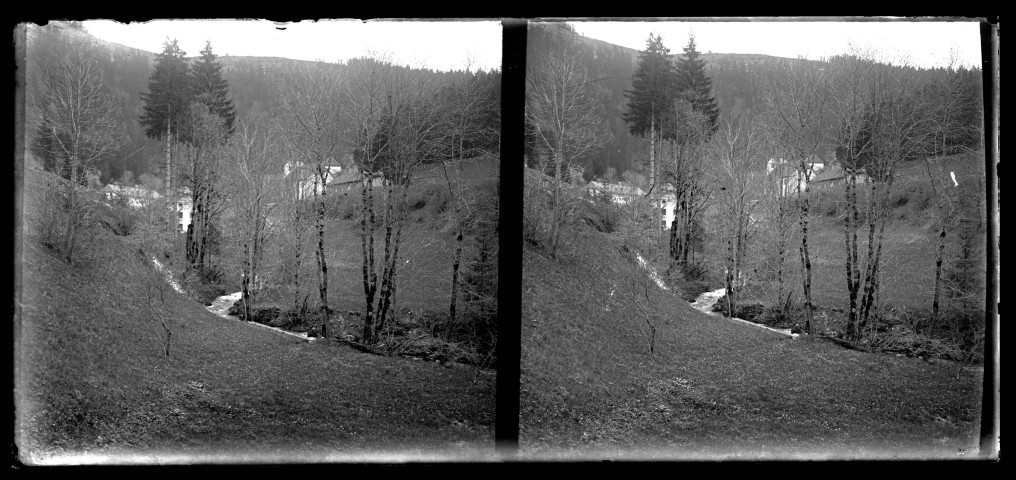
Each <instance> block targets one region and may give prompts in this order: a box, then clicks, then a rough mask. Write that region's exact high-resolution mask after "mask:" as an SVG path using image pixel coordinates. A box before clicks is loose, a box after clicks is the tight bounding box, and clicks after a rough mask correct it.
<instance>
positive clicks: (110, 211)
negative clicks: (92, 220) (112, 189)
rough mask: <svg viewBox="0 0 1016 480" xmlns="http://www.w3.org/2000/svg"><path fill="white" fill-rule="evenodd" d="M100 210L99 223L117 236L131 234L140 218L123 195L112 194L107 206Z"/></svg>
mask: <svg viewBox="0 0 1016 480" xmlns="http://www.w3.org/2000/svg"><path fill="white" fill-rule="evenodd" d="M102 211H103V215H102V216H101V217H100V218H99V222H100V224H101V225H102V226H103V227H105V228H106V229H107V230H109V231H111V232H113V234H115V235H119V236H128V235H132V234H133V233H134V231H135V230H136V228H135V227H136V226H137V224H138V222H139V220H140V214H139V213H138V212H137V211H136V210H135V209H134V208H132V207H131V206H130V204H129V203H128V202H127V197H126V196H123V195H116V196H114V197H113V200H111V201H110V202H109V206H108V207H104V208H102Z"/></svg>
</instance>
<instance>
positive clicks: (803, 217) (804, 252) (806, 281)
mask: <svg viewBox="0 0 1016 480" xmlns="http://www.w3.org/2000/svg"><path fill="white" fill-rule="evenodd" d="M804 162H805V160H804V159H802V160H801V167H802V168H801V172H806V169H807V165H806V164H805V163H804ZM808 190H809V189H808V184H807V183H805V184H804V196H803V197H801V212H800V218H799V223H800V225H801V265H802V266H803V267H804V275H803V290H804V330H805V332H806V333H807V334H808V335H811V333H812V330H811V324H812V304H811V255H810V254H809V252H808V209H809V205H808ZM797 191H798V195H800V192H801V180H800V178H799V179H798V183H797Z"/></svg>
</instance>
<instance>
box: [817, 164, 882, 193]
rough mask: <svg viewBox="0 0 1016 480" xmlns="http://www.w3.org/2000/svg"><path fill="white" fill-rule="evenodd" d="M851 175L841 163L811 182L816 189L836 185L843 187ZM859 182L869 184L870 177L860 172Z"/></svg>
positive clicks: (830, 167) (858, 175) (824, 171)
mask: <svg viewBox="0 0 1016 480" xmlns="http://www.w3.org/2000/svg"><path fill="white" fill-rule="evenodd" d="M849 175H850V172H848V171H847V170H845V169H844V168H843V167H842V166H841V165H840V164H839V163H834V164H832V165H830V166H829V168H827V169H825V170H823V171H822V172H821V173H819V174H818V175H816V176H815V178H813V179H812V181H811V182H812V185H814V186H815V187H816V188H827V187H831V186H834V185H843V183H844V182H846V181H847V177H848V176H849ZM857 182H858V183H868V176H867V175H865V174H864V173H860V172H858V173H857Z"/></svg>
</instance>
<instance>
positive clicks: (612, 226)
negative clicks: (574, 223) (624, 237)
mask: <svg viewBox="0 0 1016 480" xmlns="http://www.w3.org/2000/svg"><path fill="white" fill-rule="evenodd" d="M583 220H585V222H586V223H587V224H589V225H590V226H592V227H593V228H595V229H596V230H598V231H601V232H604V233H614V232H616V231H617V230H618V228H619V227H620V226H621V212H620V211H619V210H618V208H617V207H616V206H614V205H613V204H610V203H595V204H592V205H587V206H586V209H585V212H584V215H583Z"/></svg>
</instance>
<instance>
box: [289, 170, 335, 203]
mask: <svg viewBox="0 0 1016 480" xmlns="http://www.w3.org/2000/svg"><path fill="white" fill-rule="evenodd" d="M325 168H326V169H327V171H326V172H325V182H324V184H322V183H321V182H320V181H318V180H317V174H316V173H315V172H314V170H313V167H311V166H310V165H307V164H304V163H303V162H294V161H289V162H286V165H285V167H284V170H285V176H286V177H287V178H288V177H289V176H290V175H296V177H295V178H296V179H297V187H296V196H297V198H308V197H310V196H313V195H314V192H315V190H316V191H317V194H318V195H321V194H322V193H324V192H325V190H326V189H327V188H328V184H329V183H330V182H331V181H332V180H333V179H335V178H337V177H338V176H339V174H340V173H341V172H342V166H341V165H338V164H334V163H332V162H329V163H327V164H326V165H325Z"/></svg>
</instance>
